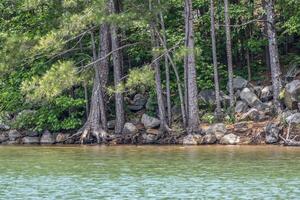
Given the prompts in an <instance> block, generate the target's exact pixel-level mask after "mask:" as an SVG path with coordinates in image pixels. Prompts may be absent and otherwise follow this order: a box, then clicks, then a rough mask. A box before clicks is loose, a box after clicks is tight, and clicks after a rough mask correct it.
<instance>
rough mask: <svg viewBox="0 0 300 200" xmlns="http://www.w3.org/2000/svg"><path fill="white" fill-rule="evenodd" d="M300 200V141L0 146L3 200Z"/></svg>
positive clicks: (1, 197)
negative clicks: (298, 143) (286, 143)
mask: <svg viewBox="0 0 300 200" xmlns="http://www.w3.org/2000/svg"><path fill="white" fill-rule="evenodd" d="M186 198H195V199H298V198H300V148H286V147H278V146H275V147H272V146H240V147H239V146H200V147H199V146H197V147H181V146H141V147H139V146H114V147H106V146H69V147H66V146H64V147H59V146H53V147H46V146H45V147H41V146H36V147H31V146H28V147H21V146H16V147H12V146H1V147H0V199H186Z"/></svg>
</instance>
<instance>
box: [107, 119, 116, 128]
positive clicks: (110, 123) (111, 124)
mask: <svg viewBox="0 0 300 200" xmlns="http://www.w3.org/2000/svg"><path fill="white" fill-rule="evenodd" d="M115 125H116V120H109V121H108V122H107V128H108V129H110V130H113V129H114V128H115Z"/></svg>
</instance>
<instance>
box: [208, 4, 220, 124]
mask: <svg viewBox="0 0 300 200" xmlns="http://www.w3.org/2000/svg"><path fill="white" fill-rule="evenodd" d="M214 9H215V7H214V0H210V22H211V42H212V56H213V65H214V82H215V92H216V104H217V108H216V114H217V118H218V119H219V118H220V115H221V100H220V86H219V75H218V62H217V50H216V32H215V14H214Z"/></svg>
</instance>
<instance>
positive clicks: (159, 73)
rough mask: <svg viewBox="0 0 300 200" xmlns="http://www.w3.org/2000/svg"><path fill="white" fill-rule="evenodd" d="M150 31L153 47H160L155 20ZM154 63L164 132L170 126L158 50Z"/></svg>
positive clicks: (154, 55)
mask: <svg viewBox="0 0 300 200" xmlns="http://www.w3.org/2000/svg"><path fill="white" fill-rule="evenodd" d="M149 9H150V11H152V6H151V2H149ZM150 29H151V30H150V32H151V44H152V47H153V48H158V47H159V45H158V42H157V38H156V34H155V22H154V21H151V24H150ZM152 54H153V65H154V70H155V89H156V97H157V104H158V110H159V119H160V131H161V133H164V132H166V131H169V126H168V123H167V120H166V110H165V104H164V100H163V92H162V91H163V90H162V84H161V77H160V76H161V71H160V65H159V58H158V55H157V52H155V51H154V52H153V53H152Z"/></svg>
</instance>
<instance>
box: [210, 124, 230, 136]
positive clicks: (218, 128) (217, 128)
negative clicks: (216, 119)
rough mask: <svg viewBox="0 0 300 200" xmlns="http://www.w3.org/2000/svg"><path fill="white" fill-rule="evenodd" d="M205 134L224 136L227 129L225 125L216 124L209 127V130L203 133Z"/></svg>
mask: <svg viewBox="0 0 300 200" xmlns="http://www.w3.org/2000/svg"><path fill="white" fill-rule="evenodd" d="M205 132H206V134H216V133H223V134H226V132H227V129H226V126H225V124H223V123H217V124H213V125H211V126H209V128H208V129H207V130H206V131H205Z"/></svg>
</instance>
